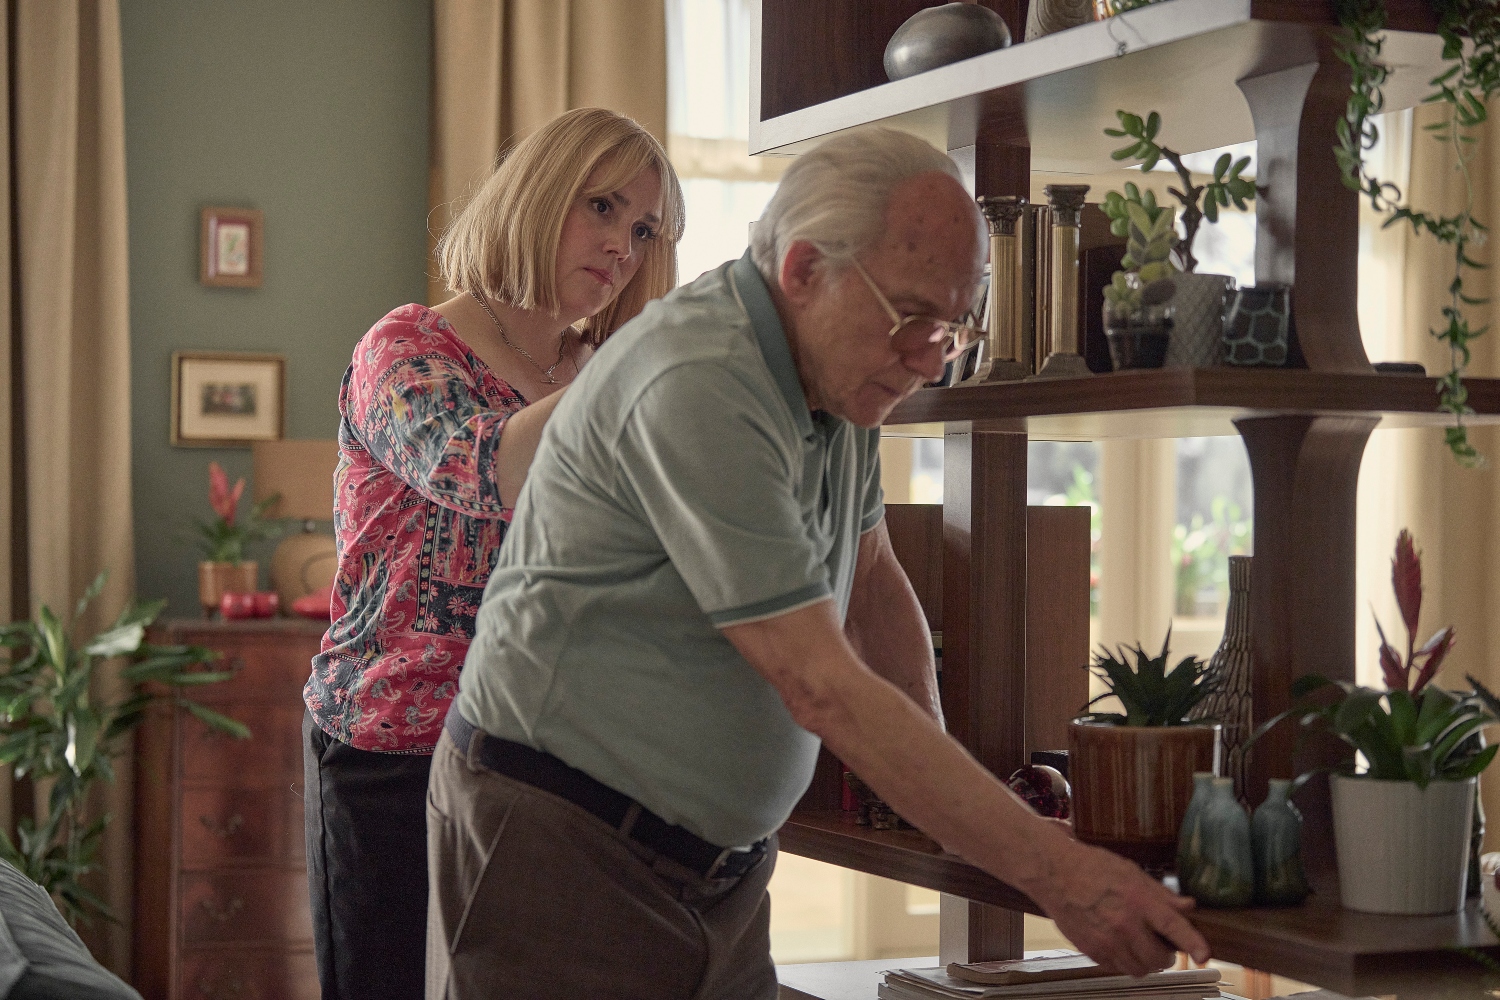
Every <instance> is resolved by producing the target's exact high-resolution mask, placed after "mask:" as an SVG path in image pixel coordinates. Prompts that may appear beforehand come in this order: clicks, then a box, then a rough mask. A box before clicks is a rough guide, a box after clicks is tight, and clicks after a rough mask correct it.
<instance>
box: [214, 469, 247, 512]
mask: <svg viewBox="0 0 1500 1000" xmlns="http://www.w3.org/2000/svg"><path fill="white" fill-rule="evenodd" d="M244 492H245V480H244V479H243V478H241V479H240V481H239V482H237V483H235V484H234V489H232V490H231V489H230V488H229V477H228V476H227V475H225V474H224V469H223V468H222V467H221V466H220V465H219V463H218V462H209V463H208V505H209V506H210V507H212V508H213V509H214V513H215V514H217V515H219V518H220V520H222V521H223V522H224V523H225V524H226V525H228V526H229V527H231V528H232V527H234V514H235V510H236V509H237V508H238V507H239V505H240V496H241V495H242V494H243V493H244Z"/></svg>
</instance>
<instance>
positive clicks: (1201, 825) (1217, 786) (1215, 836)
mask: <svg viewBox="0 0 1500 1000" xmlns="http://www.w3.org/2000/svg"><path fill="white" fill-rule="evenodd" d="M1198 829H1199V836H1200V837H1201V839H1202V843H1203V855H1202V857H1201V858H1200V859H1199V861H1198V865H1197V868H1196V870H1194V872H1193V874H1192V877H1191V878H1190V879H1188V883H1187V885H1186V887H1185V890H1186V892H1187V893H1188V895H1190V896H1192V897H1193V898H1194V899H1196V900H1197V901H1198V902H1199V903H1201V904H1203V905H1204V906H1249V905H1250V902H1251V900H1252V899H1253V898H1254V897H1255V857H1254V853H1253V852H1252V851H1251V848H1250V817H1249V816H1247V815H1246V814H1245V809H1244V807H1243V806H1241V805H1240V803H1239V800H1238V799H1236V798H1235V797H1234V780H1233V779H1232V778H1215V779H1214V780H1213V786H1212V793H1211V794H1210V796H1209V798H1208V801H1207V802H1206V803H1205V804H1204V806H1203V811H1202V813H1200V815H1199V818H1198Z"/></svg>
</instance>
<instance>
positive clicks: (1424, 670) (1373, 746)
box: [1251, 530, 1500, 788]
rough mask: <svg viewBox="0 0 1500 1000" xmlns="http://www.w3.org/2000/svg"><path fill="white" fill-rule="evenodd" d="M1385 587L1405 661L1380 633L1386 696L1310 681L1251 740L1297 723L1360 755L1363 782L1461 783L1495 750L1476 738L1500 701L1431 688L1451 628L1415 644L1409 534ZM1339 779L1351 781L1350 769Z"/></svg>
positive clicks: (1417, 607)
mask: <svg viewBox="0 0 1500 1000" xmlns="http://www.w3.org/2000/svg"><path fill="white" fill-rule="evenodd" d="M1391 586H1392V588H1393V589H1394V590H1395V592H1396V605H1397V607H1398V608H1399V609H1400V611H1401V620H1402V622H1403V623H1404V624H1405V626H1406V632H1407V643H1406V654H1405V656H1403V655H1402V654H1401V653H1400V651H1398V650H1397V649H1396V647H1394V646H1393V645H1391V643H1390V641H1389V640H1388V639H1387V638H1386V635H1385V629H1383V628H1381V627H1380V623H1379V622H1378V621H1377V622H1376V623H1375V625H1376V629H1377V631H1379V633H1380V667H1381V673H1382V675H1383V678H1384V680H1385V685H1386V690H1384V691H1380V690H1377V689H1375V688H1367V687H1361V686H1359V685H1357V684H1352V683H1350V682H1348V681H1332V680H1329V679H1328V678H1326V677H1321V676H1318V675H1316V674H1309V675H1307V676H1305V677H1299V678H1298V679H1297V680H1296V681H1295V682H1294V683H1293V684H1292V698H1293V699H1294V701H1295V704H1293V706H1292V707H1291V708H1289V709H1287V710H1286V711H1285V712H1282V713H1281V714H1279V715H1277V716H1274V717H1273V718H1271V719H1269V720H1267V721H1266V722H1265V723H1263V724H1262V725H1261V727H1260V728H1259V729H1257V730H1256V732H1255V734H1254V735H1253V736H1252V737H1251V739H1252V741H1253V740H1255V739H1258V738H1259V737H1260V736H1261V734H1263V733H1265V732H1267V731H1268V730H1270V729H1271V728H1272V727H1273V726H1276V725H1278V724H1279V723H1280V722H1281V721H1282V720H1284V719H1287V718H1290V717H1296V718H1298V719H1299V720H1300V725H1301V728H1302V733H1301V737H1302V738H1306V737H1308V736H1312V735H1319V734H1322V735H1327V736H1332V737H1334V738H1336V739H1339V740H1342V741H1343V742H1344V743H1346V744H1348V745H1349V746H1351V747H1353V748H1354V749H1355V750H1357V751H1359V752H1360V753H1361V754H1363V755H1364V758H1365V761H1366V763H1367V765H1368V769H1367V770H1366V771H1365V772H1364V775H1365V776H1366V777H1369V778H1372V779H1375V780H1380V781H1411V782H1415V783H1416V785H1417V787H1418V788H1426V787H1427V786H1428V785H1429V784H1430V783H1431V782H1434V781H1462V780H1463V779H1465V778H1471V777H1473V776H1474V775H1476V774H1479V773H1480V772H1481V771H1483V770H1484V769H1485V768H1486V767H1488V766H1489V763H1490V761H1491V760H1493V759H1494V756H1495V752H1496V750H1500V747H1496V746H1492V747H1485V746H1483V744H1482V741H1481V740H1480V739H1479V737H1478V734H1479V731H1480V730H1481V729H1483V728H1484V727H1485V726H1487V725H1490V724H1492V723H1495V722H1500V711H1497V710H1500V702H1497V701H1496V700H1495V697H1494V695H1492V694H1491V693H1490V692H1489V691H1488V690H1486V689H1485V688H1484V686H1483V685H1481V684H1479V682H1477V681H1475V680H1474V678H1472V677H1470V678H1469V683H1470V684H1471V685H1472V686H1473V690H1472V691H1470V692H1467V693H1458V692H1452V691H1446V690H1444V689H1442V688H1440V687H1438V686H1437V685H1436V684H1433V683H1431V681H1432V678H1433V677H1434V676H1435V675H1436V674H1437V670H1438V667H1439V666H1441V665H1442V662H1443V660H1444V659H1445V658H1446V657H1447V655H1448V652H1449V650H1451V649H1452V648H1453V639H1454V632H1453V629H1452V627H1448V628H1444V629H1441V630H1440V631H1438V632H1437V633H1436V634H1435V635H1433V637H1432V638H1431V639H1429V640H1428V641H1427V642H1426V643H1425V644H1424V645H1423V646H1422V647H1421V648H1420V649H1418V648H1417V645H1416V637H1417V628H1418V626H1419V624H1420V619H1421V611H1422V560H1421V556H1420V555H1419V554H1418V552H1417V549H1416V544H1415V543H1414V542H1413V541H1412V537H1411V533H1410V532H1408V531H1405V530H1403V531H1402V532H1401V533H1400V534H1399V535H1398V536H1397V538H1396V552H1395V555H1394V556H1393V557H1392V559H1391ZM1346 773H1348V774H1351V775H1352V774H1353V773H1354V770H1353V765H1352V764H1351V765H1350V766H1349V767H1348V769H1347V770H1346Z"/></svg>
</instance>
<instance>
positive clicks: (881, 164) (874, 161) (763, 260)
mask: <svg viewBox="0 0 1500 1000" xmlns="http://www.w3.org/2000/svg"><path fill="white" fill-rule="evenodd" d="M934 170H936V171H940V172H942V173H945V174H947V175H948V176H949V177H952V178H953V179H954V180H956V181H958V182H959V183H962V182H963V177H962V175H960V174H959V172H958V167H957V166H956V165H955V164H954V162H953V161H952V160H951V159H949V157H948V155H947V154H946V153H943V152H942V151H940V150H938V149H935V148H933V147H932V146H931V145H929V144H928V143H926V142H924V141H923V140H921V139H918V138H917V137H916V136H914V135H910V134H908V133H906V132H898V131H896V130H895V129H889V128H871V129H862V130H860V131H858V132H851V133H848V134H846V135H841V136H837V137H836V138H833V139H829V140H828V141H827V142H824V143H821V144H819V145H818V146H816V147H815V148H813V149H812V151H810V152H807V153H803V154H802V155H801V156H799V157H797V160H796V162H794V163H793V164H792V165H791V166H790V167H788V168H787V171H786V173H785V174H783V175H782V177H781V186H780V187H778V188H777V189H776V193H775V194H774V195H773V196H772V197H771V202H770V204H769V205H767V206H766V211H765V214H764V215H762V216H761V217H760V221H759V222H757V223H756V224H755V226H754V229H753V231H752V233H751V236H750V255H751V259H753V260H754V261H755V266H756V267H757V268H759V269H760V273H761V275H762V276H763V277H764V278H765V279H766V281H767V283H769V284H773V285H774V284H775V282H776V280H777V276H778V275H779V274H780V271H781V264H782V262H783V261H784V260H785V259H786V254H787V250H788V249H789V248H790V247H791V245H792V244H793V243H795V242H797V241H798V240H806V241H807V242H808V243H811V244H812V245H813V246H815V247H817V249H818V251H819V252H820V253H822V255H823V257H824V259H825V260H826V261H828V262H829V264H831V265H832V267H833V268H835V269H839V270H841V269H842V268H843V267H844V266H846V265H847V264H848V262H849V261H851V260H853V259H854V258H855V257H857V256H858V255H859V254H861V253H863V252H864V251H866V250H868V249H869V248H870V247H871V246H873V245H874V244H875V243H876V242H877V241H878V240H879V238H880V235H881V232H882V230H883V228H884V224H885V209H886V205H887V204H888V203H889V202H890V199H891V192H892V191H894V190H895V189H896V187H897V186H898V185H900V184H901V182H902V181H905V180H908V179H909V178H912V177H915V176H917V175H918V174H925V173H929V172H931V171H934Z"/></svg>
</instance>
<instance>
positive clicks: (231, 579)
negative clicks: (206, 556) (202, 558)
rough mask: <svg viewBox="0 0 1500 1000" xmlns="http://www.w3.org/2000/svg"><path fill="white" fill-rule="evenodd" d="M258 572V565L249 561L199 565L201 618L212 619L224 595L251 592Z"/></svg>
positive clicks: (202, 563) (203, 563)
mask: <svg viewBox="0 0 1500 1000" xmlns="http://www.w3.org/2000/svg"><path fill="white" fill-rule="evenodd" d="M259 570H260V567H259V565H258V564H256V563H254V562H250V561H246V562H242V563H238V564H236V563H228V562H201V563H199V564H198V603H199V604H201V605H203V617H204V618H212V617H213V614H214V612H215V611H217V610H219V602H220V601H222V600H223V599H224V595H225V594H226V593H235V592H245V593H249V592H253V591H254V590H255V589H256V588H255V581H256V578H257V576H258V575H259Z"/></svg>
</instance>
